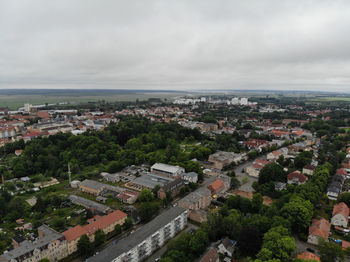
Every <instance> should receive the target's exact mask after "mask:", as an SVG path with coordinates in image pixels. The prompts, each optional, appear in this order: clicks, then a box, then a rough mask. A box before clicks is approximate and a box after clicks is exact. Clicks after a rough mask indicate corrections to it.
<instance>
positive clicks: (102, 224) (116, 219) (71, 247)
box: [62, 210, 128, 255]
mask: <svg viewBox="0 0 350 262" xmlns="http://www.w3.org/2000/svg"><path fill="white" fill-rule="evenodd" d="M127 216H128V215H127V214H125V213H124V212H122V211H120V210H116V211H114V212H112V213H109V214H108V215H105V216H103V217H99V218H98V219H96V220H95V221H93V222H91V223H89V224H87V225H85V226H81V225H77V226H75V227H72V228H70V229H68V230H66V231H64V232H63V233H62V234H63V235H64V237H65V239H66V240H67V250H68V254H69V255H70V254H72V253H74V252H75V251H77V250H78V241H79V239H80V238H81V237H82V236H83V235H87V236H88V237H89V238H90V240H91V241H94V239H95V232H96V231H97V230H99V229H101V230H102V231H103V232H104V233H105V234H108V233H110V232H112V231H113V230H114V227H115V226H116V225H117V224H118V225H123V224H124V222H125V220H126V218H127Z"/></svg>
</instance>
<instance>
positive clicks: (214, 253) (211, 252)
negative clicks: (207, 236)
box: [199, 247, 220, 262]
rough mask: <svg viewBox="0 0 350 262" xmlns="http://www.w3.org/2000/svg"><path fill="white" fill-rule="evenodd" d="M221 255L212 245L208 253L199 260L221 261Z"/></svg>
mask: <svg viewBox="0 0 350 262" xmlns="http://www.w3.org/2000/svg"><path fill="white" fill-rule="evenodd" d="M219 261H220V256H219V254H218V252H217V251H216V249H215V248H213V247H211V248H210V249H209V251H208V252H207V253H205V255H204V256H203V257H202V258H201V259H200V260H199V262H219Z"/></svg>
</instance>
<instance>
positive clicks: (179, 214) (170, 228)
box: [87, 207, 187, 262]
mask: <svg viewBox="0 0 350 262" xmlns="http://www.w3.org/2000/svg"><path fill="white" fill-rule="evenodd" d="M186 225H187V211H186V209H184V208H181V207H172V208H170V209H168V210H166V211H164V212H163V213H162V214H161V215H159V216H157V217H156V218H155V219H153V220H152V221H151V222H149V223H147V224H146V225H144V226H142V227H140V228H139V229H137V230H136V231H135V232H134V233H133V234H131V235H129V236H128V237H125V238H123V239H121V240H119V242H118V243H117V246H114V245H110V246H108V247H107V248H106V249H104V250H103V251H101V252H100V253H99V254H98V255H95V256H93V257H91V258H89V259H88V260H87V261H88V262H100V261H104V262H110V261H113V262H125V261H129V262H138V261H142V260H144V259H145V258H146V257H148V256H149V255H151V254H152V253H153V252H154V251H155V250H157V249H158V248H159V247H161V246H163V245H164V244H165V243H166V242H167V241H168V240H170V239H171V238H173V237H175V235H177V234H178V233H179V232H180V231H182V230H183V229H184V228H185V227H186Z"/></svg>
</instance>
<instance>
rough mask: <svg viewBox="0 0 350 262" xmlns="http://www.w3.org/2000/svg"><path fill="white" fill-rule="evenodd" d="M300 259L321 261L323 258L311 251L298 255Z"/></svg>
mask: <svg viewBox="0 0 350 262" xmlns="http://www.w3.org/2000/svg"><path fill="white" fill-rule="evenodd" d="M297 258H298V259H305V260H316V261H320V262H321V259H320V258H319V257H318V256H317V255H315V254H313V253H311V252H303V253H300V254H299V255H298V256H297Z"/></svg>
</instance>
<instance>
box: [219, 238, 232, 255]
mask: <svg viewBox="0 0 350 262" xmlns="http://www.w3.org/2000/svg"><path fill="white" fill-rule="evenodd" d="M235 244H236V242H235V241H234V240H230V239H229V238H228V237H226V238H224V239H223V240H222V241H221V243H220V244H219V245H218V252H219V253H220V254H223V255H225V256H229V257H232V256H233V251H234V246H235Z"/></svg>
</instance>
